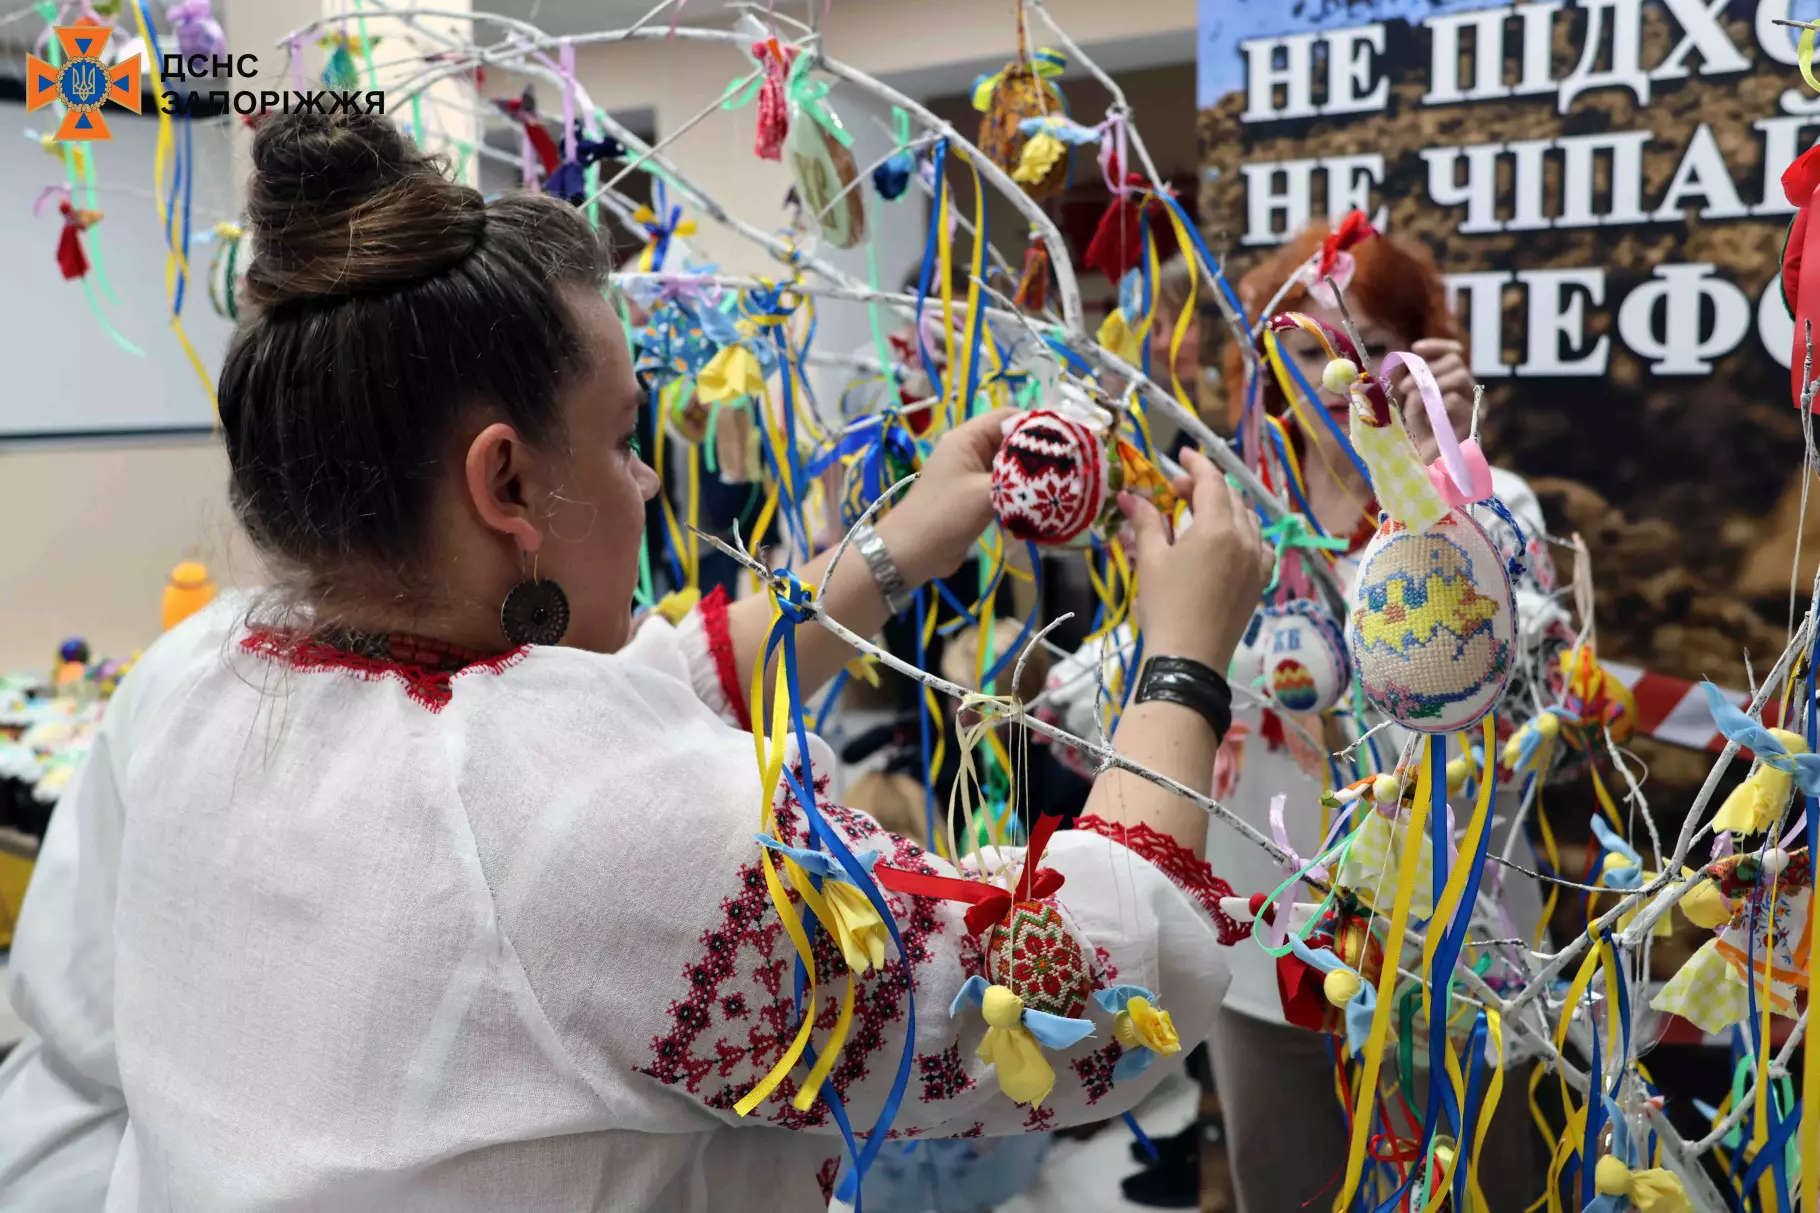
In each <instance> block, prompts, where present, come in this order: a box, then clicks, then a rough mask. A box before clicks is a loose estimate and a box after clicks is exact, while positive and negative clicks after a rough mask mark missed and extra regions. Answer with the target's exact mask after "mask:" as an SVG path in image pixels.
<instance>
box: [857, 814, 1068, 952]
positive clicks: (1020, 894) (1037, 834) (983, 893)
mask: <svg viewBox="0 0 1820 1213" xmlns="http://www.w3.org/2000/svg"><path fill="white" fill-rule="evenodd" d="M1061 823H1062V819H1061V818H1060V817H1057V816H1054V815H1045V816H1042V817H1039V818H1037V819H1036V825H1035V826H1034V827H1033V828H1032V829H1031V831H1030V845H1029V846H1027V847H1026V848H1025V849H1024V870H1023V872H1022V873H1021V874H1020V875H1019V876H1018V880H1017V890H1016V892H1015V893H1012V892H1008V891H1006V890H1004V889H1001V888H999V887H998V886H997V885H995V884H988V883H986V882H985V881H983V880H965V879H962V878H961V877H958V876H930V875H928V874H926V873H923V872H906V871H905V870H904V869H902V868H893V867H888V866H887V865H885V864H882V863H881V864H879V865H877V866H876V867H874V868H873V869H872V877H873V879H874V880H876V881H878V883H879V884H881V885H883V886H884V887H885V888H887V889H890V890H891V891H892V892H894V893H908V894H909V895H910V896H912V897H933V898H935V899H936V900H937V901H961V902H967V903H969V904H970V905H971V907H972V908H971V909H969V910H968V911H967V914H966V919H967V931H968V932H969V933H970V934H973V935H983V934H985V933H986V932H987V931H988V930H990V929H991V928H992V927H993V925H994V924H996V923H999V922H1001V921H1003V920H1004V917H1005V915H1007V914H1009V913H1010V912H1011V907H1012V906H1014V905H1017V904H1018V903H1019V902H1024V901H1040V900H1041V899H1042V898H1045V897H1053V896H1054V895H1055V893H1056V892H1057V891H1058V890H1059V889H1060V888H1061V887H1062V874H1061V873H1060V872H1058V871H1056V870H1055V869H1053V868H1039V867H1037V864H1038V863H1039V862H1040V861H1041V860H1042V857H1043V848H1044V847H1045V846H1047V845H1048V843H1049V836H1050V835H1051V834H1053V833H1055V829H1056V827H1057V826H1059V825H1060V824H1061Z"/></svg>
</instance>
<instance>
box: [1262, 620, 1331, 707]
mask: <svg viewBox="0 0 1820 1213" xmlns="http://www.w3.org/2000/svg"><path fill="white" fill-rule="evenodd" d="M1260 614H1261V615H1262V626H1261V628H1260V632H1261V636H1260V637H1259V641H1258V643H1257V644H1256V645H1255V646H1254V647H1255V648H1256V650H1257V659H1258V675H1257V678H1258V681H1257V683H1256V685H1257V687H1258V689H1259V690H1261V691H1263V692H1264V693H1265V694H1266V695H1268V696H1270V698H1271V701H1272V702H1273V703H1275V704H1276V705H1277V706H1278V707H1280V708H1282V709H1283V710H1284V711H1285V712H1294V713H1297V714H1299V715H1306V714H1308V713H1316V712H1325V711H1326V710H1327V709H1329V708H1331V707H1333V705H1334V704H1336V703H1338V702H1339V701H1340V699H1341V697H1342V696H1344V695H1345V694H1346V688H1347V687H1349V686H1350V685H1352V663H1351V661H1350V660H1349V659H1348V658H1347V656H1346V637H1345V634H1344V633H1343V632H1342V631H1341V630H1340V625H1339V624H1337V623H1335V622H1334V620H1333V617H1332V616H1331V615H1329V614H1328V613H1327V611H1326V610H1324V609H1323V608H1322V607H1321V605H1320V604H1319V603H1317V602H1312V601H1310V600H1308V599H1305V598H1303V599H1297V600H1296V601H1294V602H1289V603H1285V604H1284V605H1282V606H1273V607H1265V608H1264V609H1263V611H1262V612H1260Z"/></svg>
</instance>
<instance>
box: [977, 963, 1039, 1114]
mask: <svg viewBox="0 0 1820 1213" xmlns="http://www.w3.org/2000/svg"><path fill="white" fill-rule="evenodd" d="M980 1010H981V1011H983V1012H984V1013H985V1016H986V1037H985V1039H984V1040H982V1041H980V1047H979V1058H980V1060H981V1061H984V1062H989V1063H991V1065H992V1067H993V1068H994V1069H995V1070H996V1071H997V1072H998V1085H999V1089H1000V1090H1001V1091H1003V1092H1004V1093H1005V1094H1006V1095H1009V1096H1010V1097H1011V1099H1012V1102H1014V1103H1027V1104H1029V1105H1031V1106H1032V1107H1040V1106H1041V1105H1042V1102H1043V1100H1045V1099H1047V1098H1048V1097H1049V1092H1051V1091H1053V1090H1054V1089H1055V1070H1054V1068H1053V1067H1051V1066H1050V1064H1049V1059H1048V1058H1046V1057H1044V1056H1043V1046H1041V1045H1040V1044H1038V1043H1037V1042H1036V1037H1034V1036H1032V1035H1031V1034H1030V1029H1029V1028H1026V1027H1025V1026H1024V1000H1023V999H1021V998H1019V997H1018V996H1017V995H1016V994H1013V993H1012V992H1011V991H1010V990H1007V989H1006V988H1005V987H1004V986H987V987H986V995H985V999H984V1001H983V1002H982V1003H981V1006H980Z"/></svg>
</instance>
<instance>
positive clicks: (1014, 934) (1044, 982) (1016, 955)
mask: <svg viewBox="0 0 1820 1213" xmlns="http://www.w3.org/2000/svg"><path fill="white" fill-rule="evenodd" d="M986 980H987V981H989V982H991V983H992V984H993V985H995V986H1004V987H1005V988H1006V989H1008V990H1010V991H1011V992H1012V993H1013V994H1016V995H1017V996H1018V997H1019V998H1021V999H1023V1000H1024V1006H1025V1007H1026V1008H1028V1009H1029V1010H1032V1011H1046V1012H1048V1013H1049V1014H1051V1015H1060V1016H1063V1017H1064V1018H1067V1019H1078V1018H1079V1017H1080V1015H1081V1013H1082V1012H1083V1011H1085V1010H1086V1009H1087V998H1088V996H1089V995H1091V994H1092V993H1093V973H1092V970H1091V969H1089V968H1088V965H1087V957H1086V954H1085V953H1084V952H1082V951H1081V944H1080V941H1079V940H1077V939H1076V938H1075V937H1074V932H1073V931H1070V930H1069V929H1068V924H1067V923H1066V922H1064V921H1063V919H1062V915H1061V912H1060V911H1059V910H1057V909H1056V908H1055V906H1053V905H1051V904H1050V903H1049V902H1046V901H1020V902H1018V903H1017V904H1016V905H1015V906H1013V907H1011V912H1010V913H1009V914H1007V915H1005V918H1004V920H1003V921H1001V922H999V923H998V924H997V925H995V926H994V927H993V928H992V931H991V933H990V934H989V935H987V937H986Z"/></svg>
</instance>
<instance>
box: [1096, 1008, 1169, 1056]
mask: <svg viewBox="0 0 1820 1213" xmlns="http://www.w3.org/2000/svg"><path fill="white" fill-rule="evenodd" d="M1112 1034H1113V1037H1114V1039H1116V1040H1117V1041H1118V1042H1119V1043H1120V1044H1122V1045H1124V1046H1125V1047H1126V1048H1128V1049H1129V1048H1136V1047H1138V1046H1142V1047H1143V1048H1146V1049H1149V1050H1150V1051H1151V1052H1153V1053H1155V1054H1157V1055H1158V1056H1159V1057H1169V1056H1171V1055H1173V1054H1176V1053H1179V1052H1181V1051H1182V1040H1181V1037H1179V1036H1177V1035H1176V1034H1175V1021H1174V1020H1172V1019H1170V1018H1169V1012H1167V1011H1165V1010H1163V1008H1161V1007H1155V1006H1151V1005H1150V1000H1149V999H1148V998H1133V999H1131V1000H1130V1001H1129V1002H1127V1003H1126V1004H1125V1009H1124V1010H1123V1011H1120V1012H1119V1013H1118V1017H1117V1018H1116V1019H1114V1020H1113V1021H1112Z"/></svg>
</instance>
